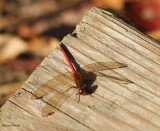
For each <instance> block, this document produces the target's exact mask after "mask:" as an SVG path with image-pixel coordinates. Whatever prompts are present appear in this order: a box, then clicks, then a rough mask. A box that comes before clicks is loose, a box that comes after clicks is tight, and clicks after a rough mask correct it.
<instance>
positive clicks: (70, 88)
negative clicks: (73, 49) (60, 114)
mask: <svg viewBox="0 0 160 131" xmlns="http://www.w3.org/2000/svg"><path fill="white" fill-rule="evenodd" d="M72 88H77V87H76V86H71V87H70V88H68V89H67V90H65V91H64V92H67V91H69V90H70V89H72ZM64 92H63V93H64Z"/></svg>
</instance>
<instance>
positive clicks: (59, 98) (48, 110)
mask: <svg viewBox="0 0 160 131" xmlns="http://www.w3.org/2000/svg"><path fill="white" fill-rule="evenodd" d="M74 93H75V92H74V91H71V92H70V93H69V92H65V93H62V92H58V91H56V92H55V94H54V95H53V96H52V97H51V98H50V99H49V101H47V102H46V103H47V104H46V105H45V106H44V107H43V108H42V116H44V117H46V116H49V115H51V114H53V113H54V112H55V111H56V110H58V109H59V108H60V107H61V106H62V105H63V103H64V102H65V101H66V100H67V99H68V98H69V97H70V96H71V95H73V94H74Z"/></svg>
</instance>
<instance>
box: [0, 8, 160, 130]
mask: <svg viewBox="0 0 160 131" xmlns="http://www.w3.org/2000/svg"><path fill="white" fill-rule="evenodd" d="M73 34H74V35H73ZM73 34H72V35H68V36H66V37H65V38H64V39H63V43H64V44H65V45H66V46H67V47H68V49H69V50H70V52H71V53H72V54H73V56H74V57H75V59H76V61H77V62H78V63H79V64H80V65H81V66H82V67H83V66H85V65H87V64H91V63H95V62H110V61H117V62H122V63H125V64H127V65H128V67H125V68H119V69H113V70H106V71H103V73H105V74H107V75H112V76H117V77H123V78H126V79H128V80H130V81H132V83H128V84H124V83H120V82H118V81H114V80H112V79H110V78H102V77H98V78H97V80H96V82H95V84H96V85H98V88H97V90H96V92H95V93H93V94H92V97H91V96H89V95H87V96H81V101H80V103H77V99H76V97H75V95H72V96H71V97H70V98H69V99H67V101H66V102H65V103H64V104H63V105H62V106H61V107H60V108H59V110H57V111H56V112H55V113H54V114H53V115H51V116H48V117H42V116H41V111H42V107H43V106H44V105H46V104H47V103H46V102H45V101H47V99H48V98H47V96H46V97H44V98H43V99H38V100H32V99H31V94H32V93H33V92H34V91H35V90H37V89H38V88H39V87H40V86H42V85H43V84H44V83H46V82H48V81H49V80H50V79H52V78H53V77H54V76H56V75H58V74H61V73H65V72H67V70H70V69H69V67H68V65H67V63H66V61H65V59H64V57H63V55H62V52H61V51H60V50H59V47H58V48H57V49H55V50H54V51H53V52H52V53H51V54H50V55H49V56H48V57H47V58H45V59H44V61H43V62H42V63H41V65H40V66H39V67H37V69H36V70H35V71H34V72H33V74H32V75H31V76H30V77H29V79H28V80H27V81H26V82H25V83H24V84H23V86H22V88H21V89H20V90H19V91H17V92H16V94H15V95H13V96H12V97H11V98H10V100H9V101H8V102H7V103H6V104H5V105H4V106H3V107H2V108H1V111H0V123H1V125H3V124H6V125H11V124H15V125H20V126H19V127H4V126H1V128H2V130H4V131H8V130H16V131H17V130H34V131H35V130H37V131H38V130H48V131H49V130H87V131H88V130H126V131H132V130H133V131H135V130H137V131H138V130H142V131H144V130H145V131H159V130H160V112H159V110H160V68H159V67H160V45H159V44H158V43H157V42H156V41H154V40H153V39H151V38H150V37H148V36H146V35H144V34H143V33H141V32H139V31H137V30H136V29H135V28H133V27H131V26H129V25H127V24H126V23H124V22H123V21H122V20H120V19H119V18H117V17H116V16H115V15H114V14H113V13H111V12H107V11H104V10H101V9H99V8H92V9H91V10H90V11H89V12H88V13H87V14H86V16H85V17H84V18H83V20H82V21H81V22H80V24H79V25H77V27H76V29H75V31H74V33H73ZM66 69H67V70H66ZM72 83H73V84H74V82H72ZM57 88H58V85H57ZM61 88H64V89H67V88H68V87H67V85H65V86H64V87H61ZM75 93H76V91H75Z"/></svg>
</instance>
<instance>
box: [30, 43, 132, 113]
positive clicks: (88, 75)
mask: <svg viewBox="0 0 160 131" xmlns="http://www.w3.org/2000/svg"><path fill="white" fill-rule="evenodd" d="M60 48H61V50H62V52H63V53H64V56H65V58H66V60H67V62H68V61H69V62H68V64H69V66H70V67H71V66H72V67H71V70H72V78H71V77H69V76H70V73H69V72H67V73H65V74H60V75H57V76H55V77H53V78H52V79H51V80H49V81H48V82H47V83H45V84H44V85H42V86H41V87H39V88H38V89H37V90H36V91H35V92H33V95H32V99H40V98H44V97H45V96H47V95H48V97H47V98H46V100H45V103H46V104H45V105H44V107H42V116H48V115H51V114H53V113H54V112H55V111H56V110H57V109H59V108H60V107H61V106H62V104H63V103H64V102H65V101H66V100H67V99H68V98H69V97H71V96H72V95H74V94H76V95H78V102H79V100H80V95H88V94H92V93H93V92H94V91H95V85H94V81H95V80H96V77H98V76H99V77H107V78H110V79H113V80H117V81H124V82H126V83H130V81H129V80H127V79H126V78H120V77H116V76H109V75H107V74H104V73H102V72H100V71H104V70H111V69H117V68H124V67H126V66H127V65H126V64H123V63H120V62H96V63H92V64H88V65H86V66H84V67H83V68H75V66H74V64H73V63H72V61H70V60H68V59H69V56H68V55H67V54H66V52H67V51H66V49H67V48H66V47H65V46H64V45H62V44H61V45H60ZM66 55H67V56H66ZM76 73H78V75H77V76H76ZM75 85H76V86H75ZM71 88H77V89H78V92H77V90H75V89H71Z"/></svg>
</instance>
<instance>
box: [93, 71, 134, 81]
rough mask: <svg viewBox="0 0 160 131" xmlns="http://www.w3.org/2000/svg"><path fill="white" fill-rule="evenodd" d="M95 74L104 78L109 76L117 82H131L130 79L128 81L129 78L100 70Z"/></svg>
mask: <svg viewBox="0 0 160 131" xmlns="http://www.w3.org/2000/svg"><path fill="white" fill-rule="evenodd" d="M95 74H96V75H97V76H100V77H105V78H109V79H113V80H115V81H118V82H119V81H120V82H123V83H125V84H127V83H132V81H130V80H128V79H126V78H124V77H116V76H110V75H106V74H104V73H101V72H96V73H95Z"/></svg>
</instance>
